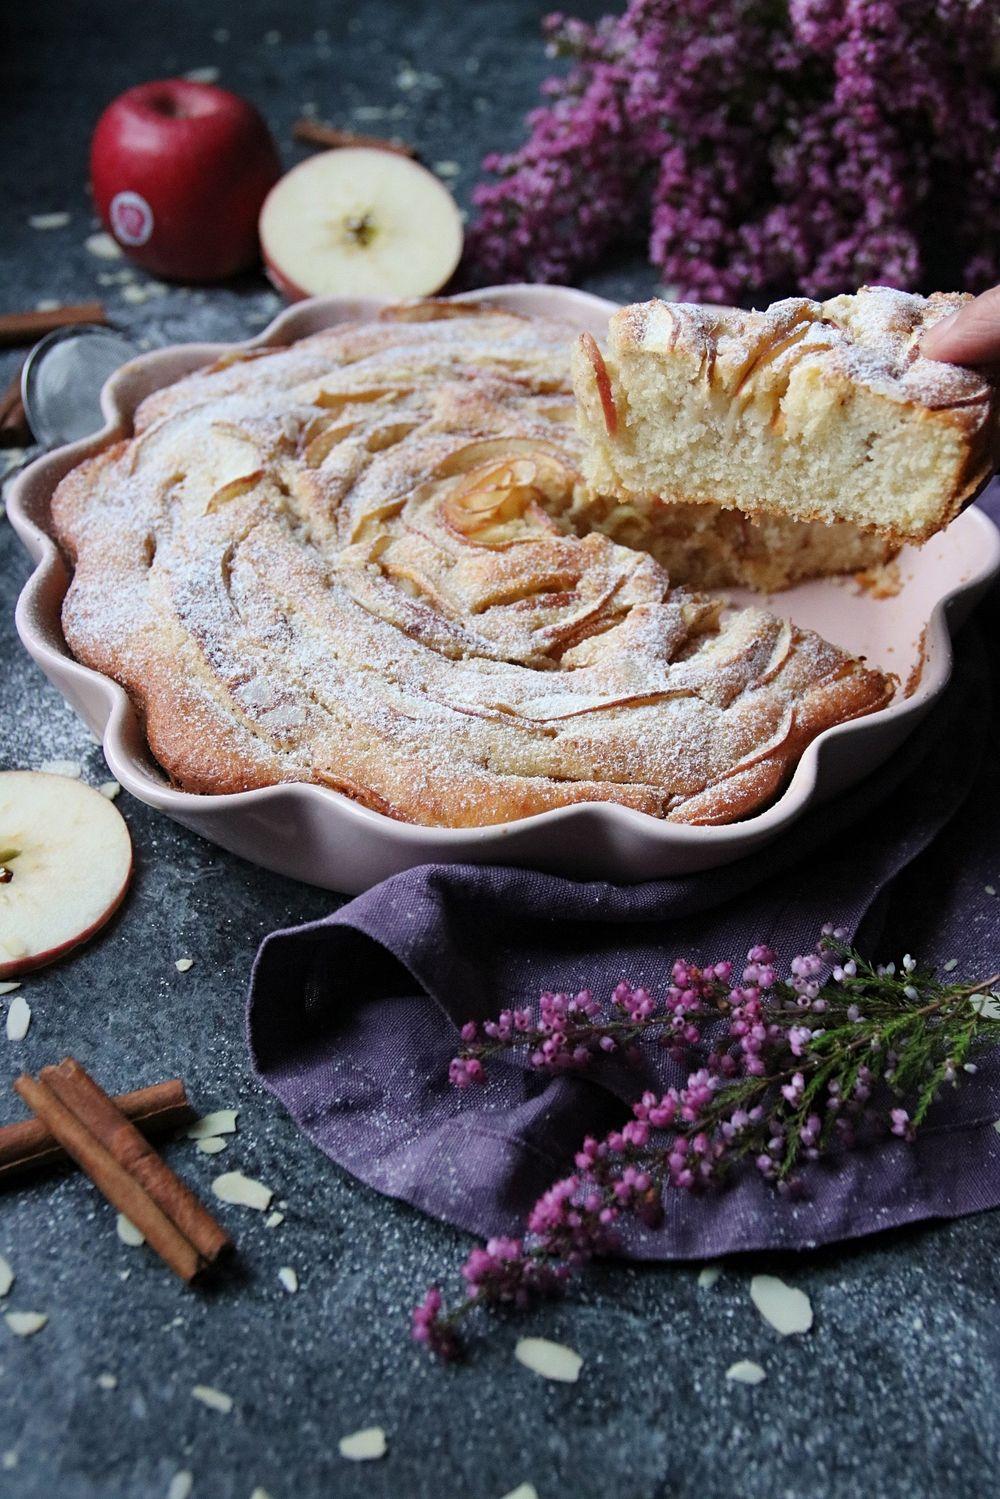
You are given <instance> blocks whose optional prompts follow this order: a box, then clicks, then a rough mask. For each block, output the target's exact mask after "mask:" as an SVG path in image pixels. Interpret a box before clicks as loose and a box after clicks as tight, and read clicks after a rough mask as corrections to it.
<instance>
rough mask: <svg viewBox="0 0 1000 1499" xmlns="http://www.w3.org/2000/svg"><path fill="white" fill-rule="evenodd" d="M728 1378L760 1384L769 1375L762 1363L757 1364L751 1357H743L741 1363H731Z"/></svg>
mask: <svg viewBox="0 0 1000 1499" xmlns="http://www.w3.org/2000/svg"><path fill="white" fill-rule="evenodd" d="M726 1378H727V1379H732V1380H735V1382H736V1383H737V1384H760V1382H761V1380H764V1379H766V1378H767V1375H766V1373H765V1372H764V1370H763V1369H762V1368H761V1367H760V1364H755V1363H754V1362H753V1360H752V1359H749V1358H741V1359H740V1361H739V1363H736V1364H730V1365H729V1368H728V1369H727V1370H726Z"/></svg>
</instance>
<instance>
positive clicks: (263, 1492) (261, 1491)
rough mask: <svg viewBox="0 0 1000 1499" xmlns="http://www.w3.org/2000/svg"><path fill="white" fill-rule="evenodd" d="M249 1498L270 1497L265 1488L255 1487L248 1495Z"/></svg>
mask: <svg viewBox="0 0 1000 1499" xmlns="http://www.w3.org/2000/svg"><path fill="white" fill-rule="evenodd" d="M250 1499H271V1496H270V1494H269V1493H268V1492H267V1489H261V1488H256V1489H254V1491H253V1493H252V1494H251V1495H250Z"/></svg>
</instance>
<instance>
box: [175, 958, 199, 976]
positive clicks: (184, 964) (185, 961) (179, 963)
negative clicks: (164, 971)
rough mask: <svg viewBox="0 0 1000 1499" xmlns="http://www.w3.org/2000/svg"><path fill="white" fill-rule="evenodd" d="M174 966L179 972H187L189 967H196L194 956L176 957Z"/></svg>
mask: <svg viewBox="0 0 1000 1499" xmlns="http://www.w3.org/2000/svg"><path fill="white" fill-rule="evenodd" d="M174 967H175V968H176V969H177V972H178V973H187V971H188V969H189V968H193V967H194V958H175V959H174Z"/></svg>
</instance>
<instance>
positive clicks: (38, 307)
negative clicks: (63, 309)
mask: <svg viewBox="0 0 1000 1499" xmlns="http://www.w3.org/2000/svg"><path fill="white" fill-rule="evenodd" d="M58 306H59V300H58V298H57V297H39V299H38V301H37V302H36V303H35V311H36V312H55V310H56V308H57V307H58Z"/></svg>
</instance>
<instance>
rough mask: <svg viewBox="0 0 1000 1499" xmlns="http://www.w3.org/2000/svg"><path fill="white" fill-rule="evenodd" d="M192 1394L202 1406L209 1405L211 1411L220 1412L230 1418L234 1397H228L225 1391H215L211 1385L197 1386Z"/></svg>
mask: <svg viewBox="0 0 1000 1499" xmlns="http://www.w3.org/2000/svg"><path fill="white" fill-rule="evenodd" d="M191 1394H192V1395H193V1396H194V1398H195V1399H196V1400H200V1401H201V1403H202V1405H207V1406H208V1408H209V1410H213V1411H220V1412H221V1413H222V1415H224V1416H228V1415H229V1412H230V1411H231V1410H232V1408H233V1397H232V1395H227V1394H226V1392H225V1391H224V1390H216V1389H213V1387H212V1386H211V1385H210V1384H196V1385H195V1386H194V1387H193V1389H192V1390H191Z"/></svg>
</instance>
